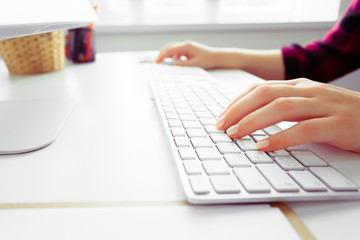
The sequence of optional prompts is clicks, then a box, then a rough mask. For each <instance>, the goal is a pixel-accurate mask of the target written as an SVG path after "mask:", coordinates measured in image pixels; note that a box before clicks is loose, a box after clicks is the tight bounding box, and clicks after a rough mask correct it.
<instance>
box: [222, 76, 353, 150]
mask: <svg viewBox="0 0 360 240" xmlns="http://www.w3.org/2000/svg"><path fill="white" fill-rule="evenodd" d="M282 121H294V122H297V123H296V124H295V125H294V126H292V127H290V128H289V129H286V130H283V131H281V132H279V133H277V134H274V135H272V136H270V137H268V138H266V139H264V140H262V141H260V142H258V143H257V147H258V148H259V150H262V151H275V150H279V149H284V148H287V147H291V146H296V145H301V144H305V143H308V142H324V143H328V144H331V145H333V146H337V147H340V148H342V149H345V150H352V151H355V152H360V93H359V92H355V91H351V90H347V89H344V88H340V87H336V86H333V85H329V84H324V83H319V82H314V81H311V80H308V79H295V80H290V81H269V82H266V83H263V84H258V85H255V86H253V87H251V88H250V89H249V90H247V91H246V92H245V93H243V94H241V95H240V96H239V97H237V98H236V99H235V100H234V101H232V103H231V104H230V105H229V106H228V107H227V109H226V110H225V111H224V112H223V113H222V114H220V116H219V118H218V122H217V123H216V127H217V128H218V129H221V130H226V132H227V134H228V135H229V136H230V137H232V138H235V139H237V138H241V137H243V136H246V135H248V134H250V133H252V132H255V131H256V130H259V129H263V128H266V127H268V126H271V125H274V124H276V123H279V122H282Z"/></svg>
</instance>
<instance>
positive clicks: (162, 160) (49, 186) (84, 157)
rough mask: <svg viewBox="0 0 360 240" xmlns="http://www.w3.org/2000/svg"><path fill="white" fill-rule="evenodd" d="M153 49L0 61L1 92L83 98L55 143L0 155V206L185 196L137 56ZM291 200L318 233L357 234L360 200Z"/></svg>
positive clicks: (170, 200)
mask: <svg viewBox="0 0 360 240" xmlns="http://www.w3.org/2000/svg"><path fill="white" fill-rule="evenodd" d="M148 54H150V53H144V52H139V53H134V52H128V53H126V52H125V53H103V54H98V55H97V59H96V62H95V63H89V64H80V65H74V64H68V65H67V66H66V67H65V69H64V70H62V71H60V72H56V73H49V74H42V75H37V76H27V77H21V76H10V75H9V74H8V73H7V70H6V68H5V65H4V64H3V63H1V64H0V100H13V99H16V100H18V99H24V100H25V99H34V98H35V99H36V98H74V99H76V100H77V103H76V106H75V109H74V111H73V113H72V114H71V116H70V118H69V120H68V121H67V123H66V125H65V126H64V128H63V130H62V131H61V133H60V135H59V136H58V138H57V139H56V141H55V142H54V143H53V144H51V145H50V146H48V147H46V148H44V149H41V150H39V151H35V152H32V153H28V154H21V155H12V156H0V192H1V198H0V207H2V208H7V207H9V208H16V206H17V207H20V208H21V207H23V208H28V207H44V206H45V207H51V206H54V207H67V206H68V207H74V206H75V207H76V206H100V205H101V204H102V205H107V204H108V205H113V206H114V205H115V206H116V205H123V204H128V205H131V204H133V203H136V202H142V203H144V202H146V203H151V204H161V203H164V204H165V205H168V204H170V205H172V204H173V205H184V204H185V202H184V199H185V198H184V196H183V194H182V192H181V186H180V183H179V181H178V179H177V175H176V174H177V173H176V171H175V168H174V167H173V163H172V159H171V155H170V151H169V150H168V149H167V148H164V146H166V144H167V143H166V139H165V136H164V134H162V129H161V124H160V122H159V119H158V115H157V112H156V109H155V107H154V102H153V101H152V100H151V96H150V92H149V88H148V85H147V82H146V78H145V77H141V76H142V74H143V72H142V71H139V66H140V65H141V64H139V60H140V59H141V58H142V57H143V56H148ZM140 69H141V68H140ZM212 73H213V74H214V76H215V77H217V78H220V79H224V80H226V81H230V82H231V81H232V82H234V84H235V82H236V83H238V79H239V78H242V79H244V78H246V79H249V81H244V82H243V83H242V87H245V86H246V85H250V84H252V83H253V82H254V81H259V80H258V79H256V78H255V77H253V76H250V75H249V74H247V73H244V72H241V71H234V70H226V71H212ZM159 133H161V134H159ZM149 159H151V161H150V160H149ZM14 204H17V205H14ZM76 204H77V205H76ZM86 204H88V205H86ZM265 205H266V204H265ZM290 205H291V206H292V207H293V209H294V210H295V211H296V212H297V213H298V215H299V216H300V217H301V218H302V220H303V221H304V222H305V224H306V226H307V227H308V228H309V229H310V230H311V231H312V233H313V234H314V236H315V237H318V238H324V239H329V238H328V236H330V238H331V237H334V236H345V235H346V236H347V234H348V233H353V236H354V238H355V237H356V236H358V235H356V230H355V229H356V228H355V227H354V224H355V223H358V222H359V218H360V202H340V203H337V202H330V203H293V204H290ZM238 207H239V206H238ZM241 207H243V206H241ZM334 208H335V209H336V211H333V209H334ZM314 209H316V211H314ZM323 219H325V224H324V221H323ZM337 219H341V221H340V220H339V221H338V220H337ZM320 220H321V223H319V221H320ZM336 234H339V235H336ZM334 239H335V237H334Z"/></svg>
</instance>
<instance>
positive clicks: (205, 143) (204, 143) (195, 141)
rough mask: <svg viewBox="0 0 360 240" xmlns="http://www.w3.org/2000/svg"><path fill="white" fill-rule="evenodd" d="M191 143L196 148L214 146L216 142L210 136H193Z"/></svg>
mask: <svg viewBox="0 0 360 240" xmlns="http://www.w3.org/2000/svg"><path fill="white" fill-rule="evenodd" d="M191 143H192V145H193V146H194V148H203V147H213V146H214V143H213V142H212V141H211V140H210V138H208V137H193V138H191Z"/></svg>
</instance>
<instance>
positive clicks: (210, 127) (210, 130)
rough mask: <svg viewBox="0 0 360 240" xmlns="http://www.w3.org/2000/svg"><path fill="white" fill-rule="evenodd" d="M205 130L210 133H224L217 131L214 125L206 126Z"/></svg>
mask: <svg viewBox="0 0 360 240" xmlns="http://www.w3.org/2000/svg"><path fill="white" fill-rule="evenodd" d="M205 130H206V132H208V133H224V131H223V130H219V129H217V128H216V127H215V126H214V125H205Z"/></svg>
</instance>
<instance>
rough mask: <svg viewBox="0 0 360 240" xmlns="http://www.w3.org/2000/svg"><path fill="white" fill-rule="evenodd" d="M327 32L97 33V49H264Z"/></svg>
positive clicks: (278, 30) (323, 29)
mask: <svg viewBox="0 0 360 240" xmlns="http://www.w3.org/2000/svg"><path fill="white" fill-rule="evenodd" d="M327 29H328V27H323V28H318V29H297V30H291V29H283V30H280V29H275V30H266V29H265V30H236V29H234V30H231V31H198V32H195V31H181V32H176V31H172V32H169V33H166V32H155V33H150V32H145V33H141V32H139V33H129V32H128V33H97V35H96V48H97V51H98V52H109V51H137V50H156V49H160V48H161V47H162V46H164V45H165V44H166V43H168V42H172V41H182V40H195V41H199V42H202V43H204V44H208V45H212V46H224V47H243V48H255V49H267V48H279V47H281V46H283V45H288V44H291V43H294V42H297V43H300V44H305V43H308V42H310V41H312V40H314V39H320V38H322V37H323V35H324V34H325V33H326V31H327Z"/></svg>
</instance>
